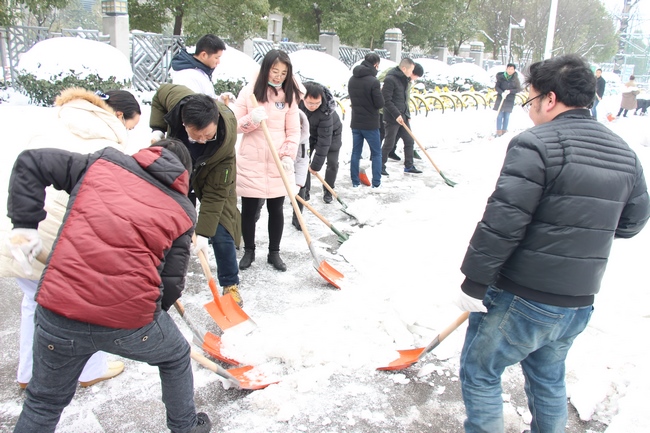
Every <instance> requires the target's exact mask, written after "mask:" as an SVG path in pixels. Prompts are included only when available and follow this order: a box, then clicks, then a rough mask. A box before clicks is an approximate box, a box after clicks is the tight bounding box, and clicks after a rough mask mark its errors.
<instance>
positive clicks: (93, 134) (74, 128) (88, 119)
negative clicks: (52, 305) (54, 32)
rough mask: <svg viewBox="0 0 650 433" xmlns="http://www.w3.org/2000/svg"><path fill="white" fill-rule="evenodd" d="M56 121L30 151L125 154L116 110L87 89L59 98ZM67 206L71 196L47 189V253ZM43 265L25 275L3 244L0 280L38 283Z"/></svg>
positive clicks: (42, 228) (43, 228) (41, 230)
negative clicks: (114, 151) (106, 150)
mask: <svg viewBox="0 0 650 433" xmlns="http://www.w3.org/2000/svg"><path fill="white" fill-rule="evenodd" d="M55 105H56V106H57V107H58V110H57V111H56V121H55V122H54V124H53V127H50V128H48V129H47V130H46V131H44V132H39V133H37V134H35V135H34V136H33V137H31V138H30V140H29V144H28V147H29V148H31V149H36V148H42V147H48V148H56V149H63V150H68V151H70V152H78V153H92V152H96V151H97V150H99V149H103V148H105V147H107V146H112V147H115V148H116V149H118V150H120V151H122V152H124V151H126V148H127V139H128V136H127V131H126V127H125V126H124V124H123V123H122V122H121V121H120V119H118V118H117V117H116V116H115V113H114V112H113V109H112V108H111V107H110V106H109V105H108V104H106V102H104V100H103V99H101V98H100V97H99V96H97V95H96V94H94V93H93V92H90V91H88V90H85V89H81V88H70V89H66V90H64V91H63V92H61V94H60V95H59V96H58V97H57V98H56V101H55ZM67 204H68V194H67V193H66V192H65V191H57V190H56V189H54V188H48V189H47V195H46V199H45V211H46V212H47V217H46V218H45V219H44V220H43V221H41V222H40V224H39V225H38V234H39V236H40V238H41V240H42V242H43V247H44V248H45V249H47V250H48V251H49V250H51V249H52V244H53V243H54V239H55V237H56V235H57V233H58V231H59V227H60V226H61V222H62V221H63V215H64V214H65V210H66V206H67ZM43 268H44V265H43V264H42V263H40V262H38V261H37V260H34V262H33V263H32V274H31V275H27V274H25V272H24V270H23V269H22V267H21V266H20V265H19V264H18V262H16V261H15V260H14V258H13V256H12V255H11V252H10V251H9V248H8V247H7V245H6V243H5V242H0V276H2V277H17V278H29V279H33V280H38V279H40V277H41V273H42V272H43Z"/></svg>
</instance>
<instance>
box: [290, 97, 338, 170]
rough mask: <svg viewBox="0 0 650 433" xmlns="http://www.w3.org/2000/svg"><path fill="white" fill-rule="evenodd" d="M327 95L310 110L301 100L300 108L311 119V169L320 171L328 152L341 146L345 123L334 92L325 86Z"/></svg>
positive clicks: (334, 150)
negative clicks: (337, 109) (317, 105)
mask: <svg viewBox="0 0 650 433" xmlns="http://www.w3.org/2000/svg"><path fill="white" fill-rule="evenodd" d="M323 93H324V94H325V97H324V98H323V100H322V101H321V104H320V106H319V107H318V108H317V109H315V110H314V111H309V110H308V109H307V108H306V107H305V103H304V102H303V101H300V105H299V106H300V109H301V110H302V112H303V113H305V114H306V115H307V118H308V119H309V151H310V154H311V158H312V160H311V165H310V167H311V169H312V170H314V171H320V169H321V168H323V164H324V163H325V160H326V159H327V154H328V153H329V152H330V151H332V152H336V151H338V150H339V149H340V148H341V143H342V140H341V134H342V132H343V124H342V123H341V119H340V118H339V115H338V113H337V112H336V101H335V100H334V96H333V95H332V92H330V91H329V89H328V88H327V87H324V86H323Z"/></svg>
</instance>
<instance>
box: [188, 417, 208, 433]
mask: <svg viewBox="0 0 650 433" xmlns="http://www.w3.org/2000/svg"><path fill="white" fill-rule="evenodd" d="M196 418H197V421H198V422H197V424H196V425H195V426H194V427H193V428H192V430H190V433H209V432H210V430H212V422H211V421H210V418H209V417H208V415H207V414H206V413H204V412H199V413H197V414H196Z"/></svg>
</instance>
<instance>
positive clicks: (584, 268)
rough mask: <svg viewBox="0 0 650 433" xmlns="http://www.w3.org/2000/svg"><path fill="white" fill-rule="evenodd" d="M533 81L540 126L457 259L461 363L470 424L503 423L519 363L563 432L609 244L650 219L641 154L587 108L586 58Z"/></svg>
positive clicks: (472, 432)
mask: <svg viewBox="0 0 650 433" xmlns="http://www.w3.org/2000/svg"><path fill="white" fill-rule="evenodd" d="M528 84H529V86H530V87H529V90H530V91H529V99H528V101H527V102H526V103H525V104H524V109H528V110H530V111H529V116H530V118H531V120H532V121H533V123H534V124H535V125H536V126H534V127H533V128H531V129H529V130H527V131H525V132H523V133H521V134H519V135H518V136H516V137H514V138H513V139H512V141H511V142H510V145H509V146H508V150H507V153H506V158H505V162H504V164H503V168H502V169H501V174H500V177H499V179H498V181H497V187H496V189H495V191H494V192H493V193H492V196H491V197H490V198H489V199H488V203H487V207H486V209H485V214H484V215H483V219H482V220H481V222H479V224H478V226H477V228H476V231H475V232H474V235H473V236H472V239H471V241H470V245H469V248H468V250H467V254H466V255H465V259H464V261H463V264H462V267H461V271H462V272H463V274H465V276H466V279H465V281H464V282H463V284H462V292H461V295H460V297H459V299H458V304H459V306H460V307H461V309H463V310H466V311H472V313H471V314H470V315H469V326H468V328H467V334H466V336H465V345H464V347H463V351H462V353H461V360H460V380H461V386H462V392H463V400H464V402H465V409H466V412H467V419H466V420H465V431H466V432H468V433H476V432H482V433H495V432H503V430H504V423H503V403H502V397H501V374H502V373H503V371H504V369H505V368H506V367H507V366H509V365H513V364H516V363H520V364H521V368H522V370H523V372H524V378H525V380H526V393H527V396H528V405H529V407H530V411H531V413H532V415H533V418H532V424H531V425H532V431H533V432H561V431H564V428H565V426H566V422H567V400H566V388H565V382H564V370H565V365H564V363H565V359H566V356H567V353H568V351H569V348H570V347H571V345H572V343H573V340H574V339H575V338H576V337H577V336H578V335H579V334H580V333H581V332H582V331H583V330H584V329H585V327H586V326H587V323H588V322H589V318H590V317H591V313H592V310H593V307H592V304H593V301H594V296H595V295H596V293H598V291H599V289H600V282H601V279H602V277H603V274H604V272H605V267H606V265H607V259H608V256H609V253H610V249H611V246H612V242H613V241H614V239H615V238H630V237H632V236H634V235H636V234H637V233H639V232H640V231H641V229H642V228H643V227H644V226H645V224H646V222H647V221H648V218H649V217H650V201H649V199H648V191H647V187H646V183H645V179H644V176H643V169H642V167H641V163H640V162H639V159H638V158H637V156H636V154H635V153H634V152H633V151H632V150H631V149H630V148H629V146H628V145H627V144H626V143H625V141H623V139H621V138H620V137H619V136H617V135H616V134H614V133H613V132H612V131H611V130H609V129H608V128H607V127H605V126H604V125H602V124H600V123H598V122H597V121H595V120H594V119H593V117H592V116H591V113H590V111H589V109H588V108H587V107H589V106H590V104H591V102H592V101H593V98H594V93H595V90H596V79H595V77H594V74H593V73H592V72H591V69H590V68H589V66H588V65H587V63H586V62H585V61H584V60H582V59H581V58H580V57H578V56H576V55H566V56H560V57H554V58H552V59H548V60H544V61H542V62H538V63H535V64H533V65H531V67H530V73H529V75H528Z"/></svg>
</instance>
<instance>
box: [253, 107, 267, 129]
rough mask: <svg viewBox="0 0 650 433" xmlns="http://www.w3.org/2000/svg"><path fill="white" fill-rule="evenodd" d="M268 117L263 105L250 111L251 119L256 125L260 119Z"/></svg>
mask: <svg viewBox="0 0 650 433" xmlns="http://www.w3.org/2000/svg"><path fill="white" fill-rule="evenodd" d="M268 118H269V116H268V114H266V109H265V108H264V107H257V108H254V109H253V111H251V120H252V121H253V123H254V124H256V125H259V124H260V123H261V122H262V120H266V119H268Z"/></svg>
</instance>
